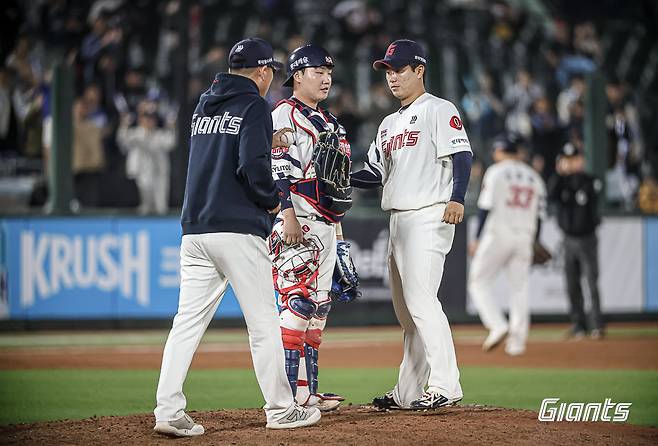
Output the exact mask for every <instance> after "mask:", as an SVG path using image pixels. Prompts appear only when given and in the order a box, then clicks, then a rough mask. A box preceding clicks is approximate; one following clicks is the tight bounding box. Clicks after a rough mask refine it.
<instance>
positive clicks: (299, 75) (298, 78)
mask: <svg viewBox="0 0 658 446" xmlns="http://www.w3.org/2000/svg"><path fill="white" fill-rule="evenodd" d="M303 76H304V69H303V68H302V69H301V70H297V71H295V74H293V78H294V80H296V81H297V82H301V81H302V77H303Z"/></svg>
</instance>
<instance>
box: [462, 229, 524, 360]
mask: <svg viewBox="0 0 658 446" xmlns="http://www.w3.org/2000/svg"><path fill="white" fill-rule="evenodd" d="M485 231H486V230H485ZM532 239H533V236H532V235H531V234H525V233H522V232H516V233H509V232H507V233H503V232H485V233H484V235H483V236H482V238H481V240H480V244H479V245H478V248H477V251H475V255H474V256H473V260H472V261H471V268H470V272H469V278H468V292H469V294H470V296H471V299H473V303H474V304H475V306H476V308H477V310H478V313H479V314H480V319H481V320H482V323H483V324H484V326H485V327H486V328H487V329H488V330H489V331H498V330H500V331H502V330H506V329H507V330H509V331H508V335H507V341H506V342H507V347H508V349H510V350H522V349H524V348H525V345H526V342H527V340H528V330H529V328H530V309H529V307H528V278H529V275H530V265H531V263H532ZM502 271H505V272H506V273H507V280H508V283H509V287H510V288H509V290H510V294H509V323H508V321H507V319H506V318H505V314H504V313H503V310H502V309H501V308H500V307H499V306H498V304H497V303H496V301H495V299H494V296H492V295H491V290H492V288H493V284H494V282H495V281H496V279H497V278H498V275H499V274H500V273H501V272H502Z"/></svg>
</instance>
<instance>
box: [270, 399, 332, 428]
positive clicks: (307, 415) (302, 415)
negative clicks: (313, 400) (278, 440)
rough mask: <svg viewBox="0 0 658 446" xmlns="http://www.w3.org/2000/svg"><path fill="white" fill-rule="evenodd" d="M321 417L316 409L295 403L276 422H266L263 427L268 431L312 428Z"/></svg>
mask: <svg viewBox="0 0 658 446" xmlns="http://www.w3.org/2000/svg"><path fill="white" fill-rule="evenodd" d="M321 417H322V415H321V414H320V410H319V409H318V408H317V407H302V406H300V405H299V404H297V403H295V404H293V405H292V407H291V408H290V409H288V410H286V411H285V412H284V413H283V415H282V416H281V417H280V418H279V419H278V420H274V421H270V422H268V423H267V424H266V425H265V427H266V428H268V429H295V428H298V427H306V426H313V425H314V424H317V422H318V421H320V418H321Z"/></svg>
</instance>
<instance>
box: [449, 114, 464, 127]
mask: <svg viewBox="0 0 658 446" xmlns="http://www.w3.org/2000/svg"><path fill="white" fill-rule="evenodd" d="M450 127H452V128H453V129H457V130H461V129H463V128H464V126H463V125H462V120H461V119H459V117H458V116H456V115H453V117H452V118H450Z"/></svg>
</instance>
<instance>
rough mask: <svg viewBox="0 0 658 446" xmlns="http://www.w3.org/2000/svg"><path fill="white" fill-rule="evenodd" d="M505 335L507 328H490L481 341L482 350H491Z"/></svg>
mask: <svg viewBox="0 0 658 446" xmlns="http://www.w3.org/2000/svg"><path fill="white" fill-rule="evenodd" d="M505 336H507V328H505V329H502V330H491V331H490V332H489V336H487V339H485V340H484V342H483V343H482V350H484V351H485V352H488V351H491V350H493V349H494V348H496V347H497V346H498V344H500V343H501V342H503V340H504V339H505Z"/></svg>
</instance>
